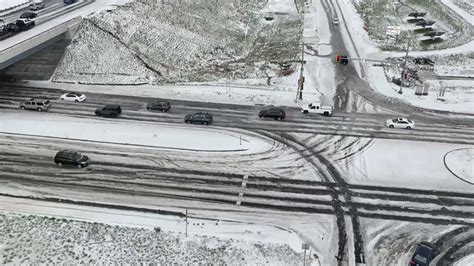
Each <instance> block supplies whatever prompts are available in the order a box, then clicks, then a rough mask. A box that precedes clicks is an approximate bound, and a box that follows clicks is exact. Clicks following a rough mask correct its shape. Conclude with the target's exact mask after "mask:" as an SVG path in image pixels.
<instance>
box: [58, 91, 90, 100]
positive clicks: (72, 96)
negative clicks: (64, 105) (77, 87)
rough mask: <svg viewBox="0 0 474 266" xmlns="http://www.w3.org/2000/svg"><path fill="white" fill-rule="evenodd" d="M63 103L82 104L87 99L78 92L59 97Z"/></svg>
mask: <svg viewBox="0 0 474 266" xmlns="http://www.w3.org/2000/svg"><path fill="white" fill-rule="evenodd" d="M60 99H61V100H63V101H69V102H83V101H85V100H86V99H87V97H86V95H84V94H82V93H78V92H69V93H65V94H63V95H61V97H60Z"/></svg>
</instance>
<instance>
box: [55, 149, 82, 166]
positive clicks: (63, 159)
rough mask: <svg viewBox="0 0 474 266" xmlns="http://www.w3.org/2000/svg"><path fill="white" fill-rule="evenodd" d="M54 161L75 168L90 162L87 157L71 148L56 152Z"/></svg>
mask: <svg viewBox="0 0 474 266" xmlns="http://www.w3.org/2000/svg"><path fill="white" fill-rule="evenodd" d="M54 163H56V164H57V165H59V166H63V165H64V166H74V167H77V168H82V167H86V166H88V165H89V164H90V159H89V157H87V156H85V155H82V154H80V153H78V152H75V151H71V150H62V151H58V153H56V156H55V157H54Z"/></svg>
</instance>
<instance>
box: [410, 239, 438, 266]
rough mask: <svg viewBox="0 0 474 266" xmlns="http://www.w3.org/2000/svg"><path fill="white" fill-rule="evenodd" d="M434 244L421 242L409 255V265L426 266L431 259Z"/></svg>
mask: <svg viewBox="0 0 474 266" xmlns="http://www.w3.org/2000/svg"><path fill="white" fill-rule="evenodd" d="M434 251H435V246H434V245H433V244H431V243H429V242H421V243H419V244H418V247H416V250H415V253H414V254H413V256H412V257H411V260H410V264H408V265H410V266H415V265H416V266H428V265H430V262H431V260H432V259H433V254H434Z"/></svg>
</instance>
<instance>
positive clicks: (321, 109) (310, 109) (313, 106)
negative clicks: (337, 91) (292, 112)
mask: <svg viewBox="0 0 474 266" xmlns="http://www.w3.org/2000/svg"><path fill="white" fill-rule="evenodd" d="M301 112H302V113H303V114H307V113H314V114H322V115H325V116H330V115H332V113H333V107H332V106H331V105H321V104H320V103H317V102H316V103H310V104H306V105H303V106H301Z"/></svg>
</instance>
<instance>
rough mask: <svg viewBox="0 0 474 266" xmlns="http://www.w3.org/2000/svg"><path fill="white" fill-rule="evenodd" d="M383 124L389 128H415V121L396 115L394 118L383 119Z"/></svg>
mask: <svg viewBox="0 0 474 266" xmlns="http://www.w3.org/2000/svg"><path fill="white" fill-rule="evenodd" d="M385 126H387V127H389V128H406V129H413V128H415V122H414V121H412V120H410V119H408V118H404V117H397V118H394V119H389V120H387V121H385Z"/></svg>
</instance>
